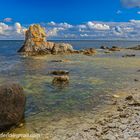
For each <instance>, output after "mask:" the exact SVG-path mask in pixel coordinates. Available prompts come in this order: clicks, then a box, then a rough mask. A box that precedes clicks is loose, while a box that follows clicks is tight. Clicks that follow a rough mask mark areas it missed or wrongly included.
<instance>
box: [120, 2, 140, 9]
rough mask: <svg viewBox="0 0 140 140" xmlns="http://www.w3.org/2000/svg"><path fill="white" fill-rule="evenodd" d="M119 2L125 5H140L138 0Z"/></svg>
mask: <svg viewBox="0 0 140 140" xmlns="http://www.w3.org/2000/svg"><path fill="white" fill-rule="evenodd" d="M121 2H122V4H123V5H124V6H126V7H130V8H133V7H140V0H121Z"/></svg>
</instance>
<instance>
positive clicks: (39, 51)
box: [18, 24, 96, 55]
mask: <svg viewBox="0 0 140 140" xmlns="http://www.w3.org/2000/svg"><path fill="white" fill-rule="evenodd" d="M46 37H47V35H46V32H45V29H44V28H42V27H41V26H40V25H38V24H34V25H31V26H30V27H29V29H28V30H27V31H26V34H25V42H24V44H23V46H22V47H21V48H20V49H19V50H18V52H22V53H24V54H26V55H45V54H73V53H75V54H79V53H81V54H85V55H92V54H95V53H96V51H95V49H93V48H90V49H85V50H74V49H73V47H72V45H70V44H68V43H54V42H48V41H46Z"/></svg>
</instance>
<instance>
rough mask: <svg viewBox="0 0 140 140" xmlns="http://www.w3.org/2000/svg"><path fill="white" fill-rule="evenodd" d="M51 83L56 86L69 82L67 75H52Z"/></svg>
mask: <svg viewBox="0 0 140 140" xmlns="http://www.w3.org/2000/svg"><path fill="white" fill-rule="evenodd" d="M52 83H53V85H56V86H63V85H67V84H69V76H68V75H62V76H56V77H54V79H53V81H52Z"/></svg>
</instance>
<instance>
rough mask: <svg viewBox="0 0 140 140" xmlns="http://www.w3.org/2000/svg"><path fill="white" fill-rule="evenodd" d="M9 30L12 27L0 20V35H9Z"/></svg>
mask: <svg viewBox="0 0 140 140" xmlns="http://www.w3.org/2000/svg"><path fill="white" fill-rule="evenodd" d="M8 30H11V28H10V27H9V26H8V25H7V24H5V23H3V22H0V35H7V31H8Z"/></svg>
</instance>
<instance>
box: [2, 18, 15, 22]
mask: <svg viewBox="0 0 140 140" xmlns="http://www.w3.org/2000/svg"><path fill="white" fill-rule="evenodd" d="M12 20H13V19H12V18H9V17H8V18H4V19H3V22H12Z"/></svg>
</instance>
